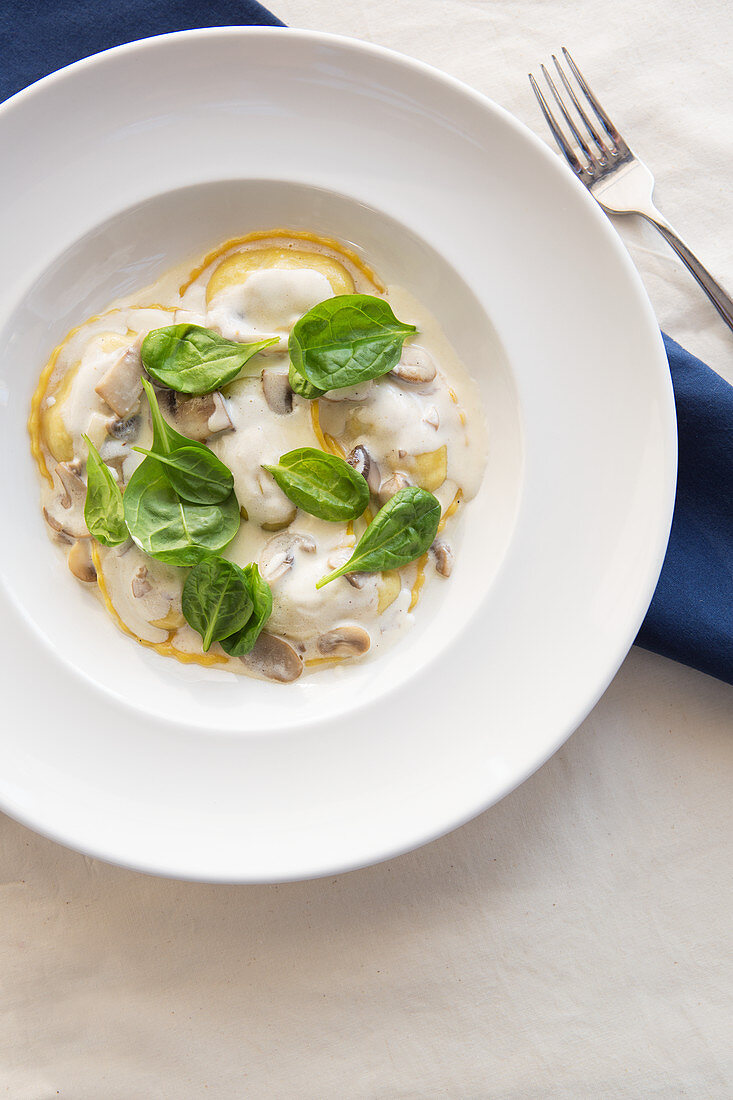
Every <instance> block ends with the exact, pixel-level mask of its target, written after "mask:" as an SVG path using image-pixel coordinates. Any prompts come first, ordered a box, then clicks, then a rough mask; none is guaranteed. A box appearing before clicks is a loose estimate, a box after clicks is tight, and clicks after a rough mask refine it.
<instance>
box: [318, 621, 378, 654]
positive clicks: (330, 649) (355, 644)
mask: <svg viewBox="0 0 733 1100" xmlns="http://www.w3.org/2000/svg"><path fill="white" fill-rule="evenodd" d="M371 644H372V640H371V638H370V637H369V635H368V634H367V632H366V630H364V629H363V628H362V627H360V626H337V627H335V628H334V629H333V630H329V631H328V632H327V633H326V634H321V636H320V638H319V639H318V652H319V653H322V654H323V655H324V657H362V656H363V655H364V654H365V653H367V652H368V650H369V647H370V645H371Z"/></svg>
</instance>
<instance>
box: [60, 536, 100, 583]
mask: <svg viewBox="0 0 733 1100" xmlns="http://www.w3.org/2000/svg"><path fill="white" fill-rule="evenodd" d="M66 563H67V565H68V566H69V569H70V570H71V572H72V573H73V574H74V576H75V577H76V579H77V580H80V581H84V583H85V584H93V583H94V581H96V579H97V570H96V568H95V566H94V562H93V561H92V547H91V539H77V541H76V542H75V543H74V545H73V546H72V547H71V549H70V550H69V554H68V557H67V558H66Z"/></svg>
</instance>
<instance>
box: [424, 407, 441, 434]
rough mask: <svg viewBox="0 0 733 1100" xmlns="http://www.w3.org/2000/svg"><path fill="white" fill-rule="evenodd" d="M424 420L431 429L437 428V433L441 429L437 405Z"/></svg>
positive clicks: (428, 412)
mask: <svg viewBox="0 0 733 1100" xmlns="http://www.w3.org/2000/svg"><path fill="white" fill-rule="evenodd" d="M423 420H424V421H425V423H426V424H429V425H430V427H431V428H435V430H436V432H437V430H438V428H439V427H440V416H439V415H438V410H437V409H436V407H435V405H431V407H430V408H429V409H428V411H427V412H426V413H425V416H424V417H423Z"/></svg>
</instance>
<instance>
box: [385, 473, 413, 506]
mask: <svg viewBox="0 0 733 1100" xmlns="http://www.w3.org/2000/svg"><path fill="white" fill-rule="evenodd" d="M411 484H412V482H411V481H410V479H409V477H407V475H406V474H392V476H391V477H388V478H385V480H384V481H383V482H382V484H381V485H380V486H379V500H380V503H381V504H386V503H387V501H388V500H391V499H392V497H393V496H394V495H395V493H399V491H400V489H406V488H407V486H408V485H411Z"/></svg>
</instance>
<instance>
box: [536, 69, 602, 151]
mask: <svg viewBox="0 0 733 1100" xmlns="http://www.w3.org/2000/svg"><path fill="white" fill-rule="evenodd" d="M541 68H542V74H543V76H544V78H545V80H546V81H547V84H548V86H549V89H550V91H551V92H552V94H553V96H554V98H555V102H556V103H557V105H558V107H559V108H560V111H561V113H562V117H563V118H564V119H565V121H566V122H567V124H568V126H569V127H570V130H571V133H572V135H573V137H574V138H575V140H576V141H577V143H578V145H579V146H580V148H581V149H582V150H583V152H584V153H585V155H586V157H587V158H588V161H589V162H590V164H591V165H592V164H593V160H594V158H593V154H592V152H591V151H590V148H589V146H588V143H587V141H586V140H585V138H584V137H583V135H582V134H581V132H580V130H579V129H578V127H577V126H576V124H575V119H574V118H573V117H572V115H571V114H570V112H569V111H568V109H567V107H566V106H565V104H564V102H563V100H562V99H561V97H560V93H559V92H558V90H557V88H556V86H555V81H554V80H553V79H552V77H551V76H550V74H549V73H548V71H547V69H546V68H545V66H544V65H542V66H541ZM604 151H605V150H604Z"/></svg>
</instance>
